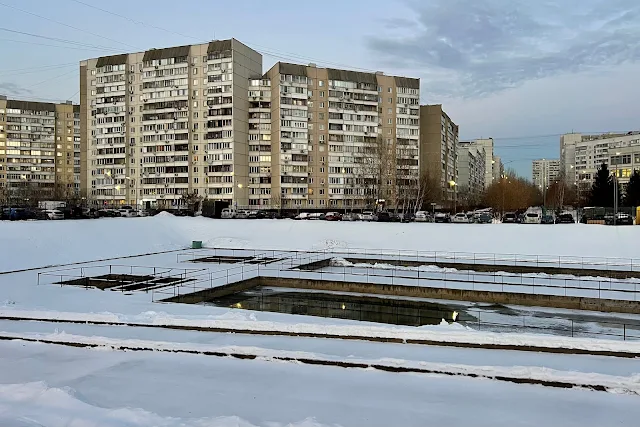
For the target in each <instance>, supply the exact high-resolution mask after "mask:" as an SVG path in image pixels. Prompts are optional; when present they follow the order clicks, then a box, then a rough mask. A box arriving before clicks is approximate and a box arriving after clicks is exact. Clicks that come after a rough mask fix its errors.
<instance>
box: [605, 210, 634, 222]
mask: <svg viewBox="0 0 640 427" xmlns="http://www.w3.org/2000/svg"><path fill="white" fill-rule="evenodd" d="M615 219H616V220H615V225H633V217H632V216H631V215H629V214H627V213H623V212H618V213H617V214H616V216H615ZM607 224H609V225H613V215H612V219H611V222H610V223H607Z"/></svg>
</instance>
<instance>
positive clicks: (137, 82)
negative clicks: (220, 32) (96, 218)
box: [80, 39, 262, 208]
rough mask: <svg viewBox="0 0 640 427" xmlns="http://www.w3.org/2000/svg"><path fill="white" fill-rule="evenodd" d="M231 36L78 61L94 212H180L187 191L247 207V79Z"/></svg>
mask: <svg viewBox="0 0 640 427" xmlns="http://www.w3.org/2000/svg"><path fill="white" fill-rule="evenodd" d="M261 73H262V57H261V55H260V54H259V53H258V52H256V51H254V50H252V49H250V48H248V47H247V46H245V45H243V44H242V43H240V42H238V41H237V40H235V39H231V40H221V41H212V42H210V43H205V44H199V45H190V46H178V47H172V48H166V49H151V50H148V51H146V52H138V53H129V54H121V55H114V56H106V57H100V58H94V59H89V60H86V61H82V62H81V63H80V98H81V109H80V116H81V133H82V144H83V150H82V151H83V154H84V156H83V159H82V164H83V166H84V167H85V168H84V171H85V173H83V175H82V180H81V181H82V188H85V189H87V194H88V197H89V198H90V199H92V201H93V202H94V203H95V204H98V205H122V204H130V205H134V204H136V205H141V206H144V207H151V206H157V207H165V208H170V207H180V206H181V205H183V204H184V203H185V202H184V200H183V197H184V195H185V194H197V195H198V196H201V197H207V198H209V199H213V200H221V201H227V202H229V203H232V202H233V203H235V204H236V205H240V206H247V205H249V197H248V196H249V161H248V160H249V151H248V149H249V144H248V139H249V120H248V112H249V100H248V94H249V86H248V85H249V81H250V78H251V77H254V76H260V75H261Z"/></svg>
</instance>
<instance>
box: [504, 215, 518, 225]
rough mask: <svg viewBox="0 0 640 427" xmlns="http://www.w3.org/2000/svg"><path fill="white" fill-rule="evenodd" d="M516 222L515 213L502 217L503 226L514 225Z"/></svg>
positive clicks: (516, 216)
mask: <svg viewBox="0 0 640 427" xmlns="http://www.w3.org/2000/svg"><path fill="white" fill-rule="evenodd" d="M517 222H518V215H516V214H515V212H507V213H505V214H504V216H503V217H502V223H503V224H515V223H517Z"/></svg>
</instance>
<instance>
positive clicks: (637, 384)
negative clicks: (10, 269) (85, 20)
mask: <svg viewBox="0 0 640 427" xmlns="http://www.w3.org/2000/svg"><path fill="white" fill-rule="evenodd" d="M2 334H3V335H4V336H10V337H15V338H16V339H20V338H22V337H24V338H27V339H37V340H46V341H47V342H52V343H76V344H88V345H92V346H98V348H101V347H102V348H107V349H108V348H112V349H119V348H123V347H124V348H128V349H144V350H157V351H167V352H172V353H175V352H184V353H189V354H193V353H201V354H204V353H209V354H223V355H224V354H228V355H244V356H255V357H257V358H258V359H259V360H264V361H275V362H278V363H280V362H282V361H289V362H290V363H298V361H305V360H306V361H323V362H348V363H352V364H359V365H368V366H371V367H373V366H383V367H388V368H393V367H402V368H407V369H420V370H423V371H429V372H430V373H437V374H447V375H461V376H470V377H474V378H476V377H483V378H489V379H493V378H508V379H510V380H511V379H523V380H524V379H526V380H533V381H540V382H560V383H565V384H572V385H575V386H584V387H592V386H601V387H605V388H606V389H607V390H610V391H614V392H617V393H631V394H640V374H633V375H630V376H627V377H622V376H613V375H606V374H601V373H585V372H566V371H558V370H555V369H550V368H545V367H536V366H509V367H505V366H477V365H462V364H451V363H434V362H428V361H415V360H404V359H392V358H381V359H361V358H356V357H349V358H347V359H344V358H340V357H335V356H328V355H323V354H320V353H311V352H305V351H290V350H273V349H265V348H260V347H249V346H238V345H232V346H218V345H210V344H194V343H175V342H166V341H149V340H140V339H113V338H107V337H101V336H91V337H88V336H82V335H73V334H67V333H64V332H62V333H53V334H38V333H25V334H18V333H6V332H4V333H2ZM31 398H33V397H31Z"/></svg>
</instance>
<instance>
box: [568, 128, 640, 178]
mask: <svg viewBox="0 0 640 427" xmlns="http://www.w3.org/2000/svg"><path fill="white" fill-rule="evenodd" d="M639 144H640V132H638V131H634V132H627V133H605V134H597V135H583V134H580V133H569V134H565V135H562V136H561V137H560V169H561V171H562V172H563V173H564V177H565V179H566V180H567V182H568V183H570V184H573V185H578V186H580V188H581V189H584V190H586V189H588V188H590V187H591V185H592V183H593V180H594V177H595V174H596V172H597V171H598V169H599V168H600V166H601V165H602V164H603V163H605V164H607V165H609V169H611V165H612V164H611V163H610V160H611V156H612V155H614V156H615V153H616V152H618V151H620V149H621V148H624V147H629V146H636V145H639ZM614 149H615V150H616V151H613V150H614ZM612 151H613V152H612Z"/></svg>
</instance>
